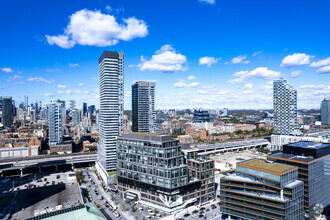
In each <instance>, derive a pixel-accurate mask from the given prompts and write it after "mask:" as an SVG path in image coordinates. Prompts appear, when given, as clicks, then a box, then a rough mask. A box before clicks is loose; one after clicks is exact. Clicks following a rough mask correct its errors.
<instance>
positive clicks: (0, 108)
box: [0, 96, 2, 112]
mask: <svg viewBox="0 0 330 220" xmlns="http://www.w3.org/2000/svg"><path fill="white" fill-rule="evenodd" d="M1 111H2V97H1V96H0V112H1Z"/></svg>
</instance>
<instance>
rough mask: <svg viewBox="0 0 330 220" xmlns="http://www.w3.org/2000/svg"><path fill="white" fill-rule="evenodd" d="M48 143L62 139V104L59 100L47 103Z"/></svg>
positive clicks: (56, 142) (52, 143) (55, 142)
mask: <svg viewBox="0 0 330 220" xmlns="http://www.w3.org/2000/svg"><path fill="white" fill-rule="evenodd" d="M48 128H49V145H50V146H52V145H56V144H59V143H61V142H62V141H63V132H62V106H61V103H60V102H55V103H50V104H49V105H48Z"/></svg>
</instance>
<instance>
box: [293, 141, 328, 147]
mask: <svg viewBox="0 0 330 220" xmlns="http://www.w3.org/2000/svg"><path fill="white" fill-rule="evenodd" d="M288 146H292V147H300V148H308V149H321V148H326V147H329V146H330V144H326V143H314V142H308V141H300V142H297V143H292V144H288Z"/></svg>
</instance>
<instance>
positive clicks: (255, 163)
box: [237, 159, 294, 173]
mask: <svg viewBox="0 0 330 220" xmlns="http://www.w3.org/2000/svg"><path fill="white" fill-rule="evenodd" d="M241 164H242V165H245V166H249V167H251V168H252V169H253V168H258V169H262V170H265V171H272V172H277V173H283V172H285V171H289V170H291V169H292V168H294V167H293V166H289V165H284V164H278V163H267V162H266V161H265V160H260V159H251V160H246V161H243V162H240V163H238V164H237V166H239V165H241Z"/></svg>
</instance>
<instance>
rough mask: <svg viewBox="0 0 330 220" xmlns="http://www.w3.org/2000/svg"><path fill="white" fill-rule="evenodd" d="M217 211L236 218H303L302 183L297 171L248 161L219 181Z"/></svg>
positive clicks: (277, 219) (281, 165) (260, 161)
mask: <svg viewBox="0 0 330 220" xmlns="http://www.w3.org/2000/svg"><path fill="white" fill-rule="evenodd" d="M220 195H221V208H220V210H221V211H222V212H223V213H224V214H228V215H230V216H233V217H236V218H237V217H238V218H239V219H273V220H280V219H292V220H293V219H294V220H296V219H297V220H302V219H304V207H303V195H304V184H303V182H302V181H300V180H298V168H297V167H294V166H289V165H284V164H275V163H267V162H266V161H264V160H260V159H251V160H247V161H243V162H240V163H237V164H236V172H235V174H230V175H227V176H225V177H222V178H221V179H220Z"/></svg>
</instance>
